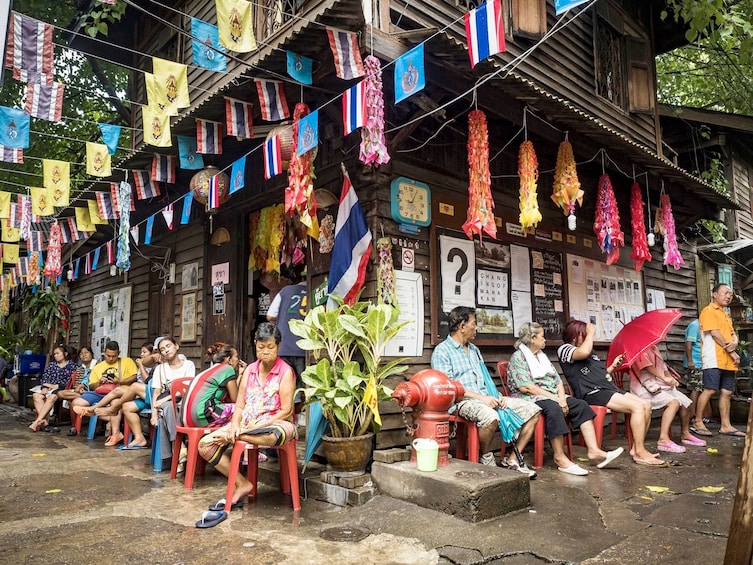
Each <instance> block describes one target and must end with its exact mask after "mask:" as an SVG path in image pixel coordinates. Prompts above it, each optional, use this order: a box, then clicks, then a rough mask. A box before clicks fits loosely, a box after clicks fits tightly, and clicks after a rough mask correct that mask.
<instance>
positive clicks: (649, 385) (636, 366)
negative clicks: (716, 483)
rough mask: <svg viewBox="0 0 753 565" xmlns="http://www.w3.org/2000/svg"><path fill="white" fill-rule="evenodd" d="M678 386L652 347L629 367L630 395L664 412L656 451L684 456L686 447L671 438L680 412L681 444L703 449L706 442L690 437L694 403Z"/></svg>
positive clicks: (655, 349)
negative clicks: (673, 423) (671, 432)
mask: <svg viewBox="0 0 753 565" xmlns="http://www.w3.org/2000/svg"><path fill="white" fill-rule="evenodd" d="M677 385H678V382H677V380H676V379H675V378H674V377H673V376H672V375H671V374H670V372H669V370H668V369H667V365H666V364H665V363H664V359H662V356H661V353H660V352H659V348H658V347H656V346H655V345H654V346H652V347H651V348H650V349H648V350H647V351H646V352H645V353H643V355H641V356H640V357H638V359H636V360H635V362H634V363H633V364H632V365H631V366H630V392H632V393H633V394H635V395H636V396H639V397H640V398H643V399H645V400H648V401H649V402H650V403H651V408H652V409H654V410H658V409H660V408H664V414H662V417H661V426H660V428H659V441H658V442H657V447H658V448H659V451H666V452H669V453H684V452H685V447H683V446H682V445H678V444H676V443H675V442H673V441H672V439H671V438H670V430H671V428H672V420H674V419H675V416H676V415H677V411H678V410H679V411H680V430H681V436H680V437H681V439H682V443H684V444H685V445H693V446H697V447H703V446H705V445H706V442H705V441H703V440H702V439H699V438H697V437H695V436H694V435H692V434H691V433H690V416H691V411H690V405H691V404H693V401H692V400H690V398H688V397H687V396H685V395H684V394H683V393H681V392H680V391H679V390H677Z"/></svg>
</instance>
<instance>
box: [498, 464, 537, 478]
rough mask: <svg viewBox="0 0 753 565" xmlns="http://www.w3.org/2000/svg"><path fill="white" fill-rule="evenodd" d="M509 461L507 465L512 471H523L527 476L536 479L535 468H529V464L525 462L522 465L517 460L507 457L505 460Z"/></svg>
mask: <svg viewBox="0 0 753 565" xmlns="http://www.w3.org/2000/svg"><path fill="white" fill-rule="evenodd" d="M505 462H506V463H507V465H506V467H507V468H508V469H510V470H512V471H517V472H518V473H523V474H524V475H525V476H526V477H528V478H529V479H535V478H536V471H534V470H533V469H529V468H528V465H526V464H525V463H523V464H522V465H519V464H518V462H517V461H514V460H512V459H507V460H506V461H505Z"/></svg>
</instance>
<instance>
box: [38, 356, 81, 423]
mask: <svg viewBox="0 0 753 565" xmlns="http://www.w3.org/2000/svg"><path fill="white" fill-rule="evenodd" d="M52 359H53V362H52V363H48V364H47V366H46V367H45V368H44V373H43V374H42V384H41V385H39V386H38V387H34V388H33V389H32V396H31V398H32V400H33V402H34V411H35V412H36V414H37V417H36V419H35V420H34V421H33V422H32V423H31V424H30V425H29V429H30V430H31V431H33V432H38V431H39V430H40V429H41V430H43V431H45V432H59V431H60V430H59V429H58V428H51V427H49V426H48V422H47V420H46V418H47V414H49V413H50V410H52V407H53V406H55V402H57V399H58V391H59V389H62V388H63V387H65V386H66V385H67V384H68V382H69V381H70V380H71V377H73V374H74V373H75V372H76V364H75V363H74V362H73V361H71V350H70V349H69V348H68V346H67V345H62V344H61V345H56V346H55V349H53V350H52Z"/></svg>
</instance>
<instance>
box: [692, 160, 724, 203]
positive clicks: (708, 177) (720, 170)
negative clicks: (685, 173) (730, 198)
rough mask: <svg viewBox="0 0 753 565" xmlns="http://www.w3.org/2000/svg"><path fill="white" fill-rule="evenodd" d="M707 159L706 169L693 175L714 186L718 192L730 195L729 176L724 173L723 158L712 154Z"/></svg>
mask: <svg viewBox="0 0 753 565" xmlns="http://www.w3.org/2000/svg"><path fill="white" fill-rule="evenodd" d="M705 157H706V168H705V169H704V170H702V171H693V173H694V174H696V175H698V176H699V177H701V178H702V179H703V180H705V181H706V182H707V183H709V184H710V185H711V186H713V187H714V188H715V189H716V191H717V192H721V193H722V194H729V182H728V180H727V175H726V173H725V172H724V163H723V162H722V159H721V157H722V156H721V155H720V154H719V153H716V152H712V153H711V154H710V155H708V156H705Z"/></svg>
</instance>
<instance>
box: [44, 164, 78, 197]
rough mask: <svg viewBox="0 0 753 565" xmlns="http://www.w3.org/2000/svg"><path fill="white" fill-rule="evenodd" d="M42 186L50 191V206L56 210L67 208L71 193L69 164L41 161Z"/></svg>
mask: <svg viewBox="0 0 753 565" xmlns="http://www.w3.org/2000/svg"><path fill="white" fill-rule="evenodd" d="M42 167H43V170H44V186H45V188H48V189H49V191H50V193H49V194H50V197H51V198H52V205H53V206H57V207H58V208H64V207H66V206H68V204H69V202H68V197H69V194H70V191H71V164H70V163H68V162H66V161H53V160H51V159H42Z"/></svg>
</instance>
